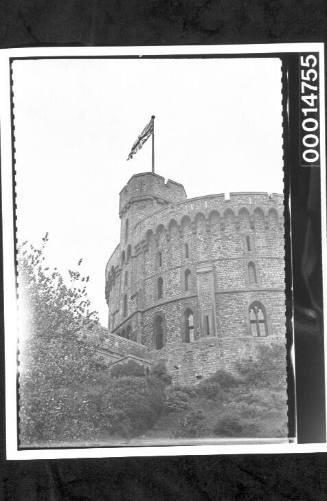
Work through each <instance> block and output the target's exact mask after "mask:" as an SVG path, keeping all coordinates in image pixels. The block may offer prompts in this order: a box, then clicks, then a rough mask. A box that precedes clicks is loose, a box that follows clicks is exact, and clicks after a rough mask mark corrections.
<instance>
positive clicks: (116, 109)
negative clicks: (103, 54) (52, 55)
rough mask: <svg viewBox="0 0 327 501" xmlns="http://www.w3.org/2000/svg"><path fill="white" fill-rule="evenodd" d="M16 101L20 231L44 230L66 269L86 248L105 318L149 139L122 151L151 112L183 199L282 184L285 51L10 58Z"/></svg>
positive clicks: (29, 234) (86, 267) (53, 260)
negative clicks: (122, 217) (121, 211)
mask: <svg viewBox="0 0 327 501" xmlns="http://www.w3.org/2000/svg"><path fill="white" fill-rule="evenodd" d="M14 104H15V110H14V112H15V139H16V144H15V146H16V162H17V163H16V169H17V204H18V240H19V241H23V240H26V239H28V240H30V241H31V242H33V243H35V244H38V243H39V242H40V241H41V238H42V236H43V235H44V234H45V233H46V232H49V236H50V242H49V244H48V251H47V258H48V262H49V264H50V265H52V266H57V267H58V268H59V269H60V270H62V271H64V270H67V269H68V268H72V267H74V265H75V264H76V263H77V261H78V259H79V258H80V257H82V258H83V259H84V264H83V271H84V272H85V273H86V274H89V275H90V277H91V280H90V287H89V296H90V299H91V301H92V303H93V306H94V308H95V309H96V310H98V311H99V314H100V320H101V323H102V324H103V325H106V324H107V306H106V303H105V299H104V271H105V265H106V262H107V260H108V258H109V256H110V254H111V253H112V251H113V249H114V248H115V247H116V245H117V243H118V239H119V224H120V223H119V216H118V203H119V198H118V194H119V191H120V190H121V189H122V188H123V186H124V185H125V184H126V182H127V181H128V179H129V178H130V177H131V176H132V175H133V174H135V173H138V172H146V171H150V170H151V142H150V141H148V142H147V143H146V144H145V145H144V146H143V149H142V150H141V151H139V152H138V153H137V155H136V156H135V157H134V158H133V160H131V161H128V162H127V161H126V158H127V155H128V153H129V151H130V148H131V146H132V143H133V142H134V140H135V139H136V138H137V136H138V134H139V133H140V132H141V130H142V129H143V127H144V126H145V125H146V123H147V122H148V121H149V119H150V116H151V115H152V114H154V115H156V121H155V131H156V172H157V173H158V174H160V175H162V176H164V177H165V178H170V179H173V180H175V181H178V182H180V183H182V184H184V187H185V189H186V193H187V195H188V197H195V196H200V195H207V194H210V193H229V192H231V191H267V192H269V193H271V192H274V193H282V190H283V184H282V180H283V172H282V108H281V63H280V60H279V59H220V60H219V59H195V60H173V59H168V60H159V59H155V60H144V59H136V60H110V59H100V60H90V59H85V60H81V59H79V60H63V59H62V60H39V61H15V62H14Z"/></svg>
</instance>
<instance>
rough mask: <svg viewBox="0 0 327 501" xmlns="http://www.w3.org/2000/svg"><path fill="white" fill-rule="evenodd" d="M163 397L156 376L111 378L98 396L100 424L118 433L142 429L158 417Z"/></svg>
mask: <svg viewBox="0 0 327 501" xmlns="http://www.w3.org/2000/svg"><path fill="white" fill-rule="evenodd" d="M164 399H165V393H164V385H163V383H162V381H160V380H158V379H157V378H153V377H152V378H145V377H144V378H142V377H131V376H130V377H128V376H124V377H121V378H115V379H113V380H112V382H111V384H110V385H109V387H108V388H107V390H106V391H105V392H104V393H103V394H102V397H101V400H100V405H99V407H100V408H99V411H100V414H101V418H102V422H103V428H104V429H107V430H109V431H110V432H111V433H114V434H118V435H122V436H133V435H137V434H139V433H141V432H144V431H146V430H148V429H149V428H151V427H152V426H153V425H154V423H155V421H156V420H157V419H158V417H159V415H160V413H161V411H162V409H163V405H164ZM106 421H107V422H106Z"/></svg>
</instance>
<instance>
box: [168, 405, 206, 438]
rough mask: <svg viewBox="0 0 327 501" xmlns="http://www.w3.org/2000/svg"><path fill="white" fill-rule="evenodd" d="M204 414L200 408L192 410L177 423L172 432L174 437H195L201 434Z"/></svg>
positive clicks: (203, 426)
mask: <svg viewBox="0 0 327 501" xmlns="http://www.w3.org/2000/svg"><path fill="white" fill-rule="evenodd" d="M204 423H205V415H204V413H203V411H201V410H192V411H190V412H189V413H187V414H186V416H184V417H183V418H182V419H181V420H180V421H179V423H178V427H177V429H176V430H175V432H174V436H175V437H176V438H178V437H180V438H182V437H183V438H196V437H201V436H203V434H204V432H205V430H206V427H205V424H204Z"/></svg>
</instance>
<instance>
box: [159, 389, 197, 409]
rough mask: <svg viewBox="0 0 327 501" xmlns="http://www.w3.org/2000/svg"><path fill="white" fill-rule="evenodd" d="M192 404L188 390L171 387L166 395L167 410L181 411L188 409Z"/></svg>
mask: <svg viewBox="0 0 327 501" xmlns="http://www.w3.org/2000/svg"><path fill="white" fill-rule="evenodd" d="M190 405H191V399H190V395H189V394H188V392H186V391H184V390H181V389H175V388H173V389H171V390H170V391H169V392H168V394H167V397H166V402H165V409H164V410H165V412H167V413H169V412H179V411H182V410H184V409H188V408H189V407H190Z"/></svg>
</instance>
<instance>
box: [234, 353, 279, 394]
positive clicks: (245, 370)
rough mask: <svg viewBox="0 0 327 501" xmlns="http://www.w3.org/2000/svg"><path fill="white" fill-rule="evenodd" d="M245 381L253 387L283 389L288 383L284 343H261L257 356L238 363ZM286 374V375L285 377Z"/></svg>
mask: <svg viewBox="0 0 327 501" xmlns="http://www.w3.org/2000/svg"><path fill="white" fill-rule="evenodd" d="M238 369H239V373H240V375H241V376H242V378H243V379H244V382H245V383H246V384H248V385H249V386H251V387H252V388H258V387H261V388H262V387H266V388H268V387H270V388H275V389H277V388H278V389H283V388H284V387H285V385H286V381H285V377H286V351H285V346H284V345H283V344H277V343H276V344H273V345H261V346H258V348H257V356H256V358H255V359H254V360H253V361H251V362H250V363H249V361H248V360H242V361H241V362H240V363H239V364H238ZM283 375H284V377H283Z"/></svg>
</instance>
